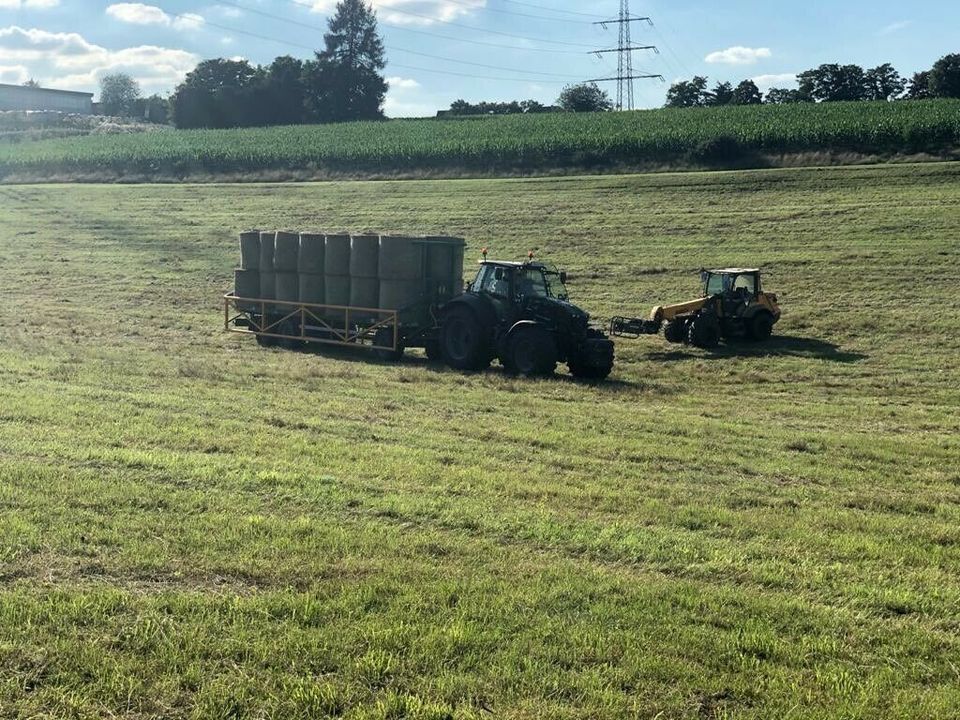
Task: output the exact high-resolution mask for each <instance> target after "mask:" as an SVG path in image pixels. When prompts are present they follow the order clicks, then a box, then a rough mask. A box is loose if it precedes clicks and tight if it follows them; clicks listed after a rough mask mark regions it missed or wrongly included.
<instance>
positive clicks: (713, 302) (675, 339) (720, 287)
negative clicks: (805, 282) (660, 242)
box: [610, 268, 780, 348]
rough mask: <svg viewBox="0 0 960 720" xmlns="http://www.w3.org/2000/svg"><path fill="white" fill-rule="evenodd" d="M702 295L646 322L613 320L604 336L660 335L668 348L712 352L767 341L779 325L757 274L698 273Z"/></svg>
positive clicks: (774, 302) (777, 314)
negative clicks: (726, 343)
mask: <svg viewBox="0 0 960 720" xmlns="http://www.w3.org/2000/svg"><path fill="white" fill-rule="evenodd" d="M700 280H701V282H702V295H701V297H699V298H697V299H696V300H690V301H689V302H682V303H677V304H675V305H660V306H658V307H655V308H654V309H653V311H652V312H651V313H650V318H649V319H643V318H625V317H615V318H613V319H612V320H611V321H610V334H611V335H613V336H615V337H626V338H638V337H640V336H641V335H656V334H658V333H659V332H660V330H661V329H663V335H664V337H665V338H666V339H667V341H668V342H672V343H687V344H690V345H695V346H696V347H701V348H714V347H716V346H717V345H719V344H720V339H721V338H723V339H725V340H738V339H747V340H754V341H763V340H767V339H768V338H769V337H770V335H771V334H772V332H773V326H774V325H776V324H777V322H779V320H780V306H779V305H778V304H777V296H776V295H774V294H773V293H768V292H764V291H763V287H762V285H761V282H760V270H758V269H756V268H752V269H748V268H725V269H723V270H701V271H700Z"/></svg>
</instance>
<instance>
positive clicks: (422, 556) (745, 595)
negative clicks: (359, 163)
mask: <svg viewBox="0 0 960 720" xmlns="http://www.w3.org/2000/svg"><path fill="white" fill-rule="evenodd" d="M0 207H2V212H0V238H2V240H0V287H2V288H3V291H2V293H0V716H2V717H81V718H103V717H123V718H148V717H197V718H228V717H231V718H318V717H326V716H342V717H346V718H401V717H411V718H443V717H457V718H484V717H501V718H583V719H586V718H590V719H593V718H625V717H637V718H654V717H659V718H720V717H735V718H757V719H761V718H764V719H766V718H773V717H777V718H841V717H842V718H871V719H872V718H880V717H889V718H892V717H896V718H924V719H929V718H955V717H957V713H958V708H960V577H958V571H960V335H958V333H957V319H956V308H957V296H958V283H957V266H958V264H960V245H958V242H957V238H958V234H960V166H958V165H955V164H940V165H924V166H898V167H877V168H870V169H864V168H851V169H832V170H793V171H765V172H750V173H715V174H686V175H654V176H618V177H607V178H588V177H584V178H569V179H550V180H489V181H488V180H476V181H432V182H427V181H423V182H420V181H417V182H393V183H390V182H368V183H321V184H310V185H296V184H286V185H242V186H238V185H230V186H226V185H222V186H218V185H206V186H190V185H167V186H95V185H89V186H8V187H3V188H0ZM253 225H257V226H268V227H272V226H281V227H288V228H310V227H312V228H350V229H355V230H361V229H365V228H371V229H377V230H382V231H398V232H418V231H429V232H444V233H451V234H457V235H463V236H465V237H467V238H469V242H470V249H469V252H468V256H470V257H475V256H476V255H477V251H478V249H479V248H480V247H481V246H484V245H486V246H489V247H490V248H491V252H492V254H493V255H496V256H500V257H518V256H521V255H522V254H523V253H525V252H526V250H527V249H528V248H530V247H531V246H535V247H539V248H540V251H541V255H542V256H544V257H549V258H551V259H553V260H556V261H558V262H559V263H561V264H562V265H564V266H565V267H567V268H568V269H569V270H570V272H571V275H573V277H574V280H573V283H572V291H573V293H574V295H575V297H576V299H577V300H579V301H580V302H581V303H582V304H583V305H584V306H586V307H587V308H589V309H591V310H593V311H594V312H595V314H596V315H598V316H600V317H608V316H609V315H611V314H613V313H615V312H621V311H625V310H626V311H636V312H641V311H646V310H647V309H648V308H649V306H651V305H652V304H654V303H657V302H660V301H663V300H676V299H681V298H684V297H687V296H690V295H691V294H692V293H693V292H694V289H695V286H696V283H697V279H696V270H697V269H698V268H699V267H700V266H701V265H727V264H736V265H745V264H758V265H761V266H763V267H764V268H765V269H766V270H767V287H768V289H771V290H775V291H777V292H778V293H779V294H780V298H781V301H782V303H783V305H784V308H785V319H784V321H783V323H782V324H781V326H779V328H778V332H779V338H778V339H776V340H774V341H773V342H772V343H771V344H770V345H769V346H767V347H765V348H756V347H750V348H739V349H737V348H734V349H727V350H721V351H719V352H717V353H713V354H710V353H705V352H701V351H698V350H693V349H685V348H680V349H678V348H676V347H672V346H667V345H665V343H664V342H663V340H662V339H660V338H648V339H645V340H643V341H636V342H631V343H621V344H620V345H619V346H618V353H619V364H618V367H617V369H616V370H615V373H614V376H613V378H612V380H611V382H609V383H606V384H603V385H599V386H593V385H583V384H577V383H575V382H572V381H570V380H569V379H568V378H567V377H565V376H563V375H561V376H559V377H558V378H556V379H554V380H549V381H522V380H516V379H510V378H508V377H506V376H504V375H503V374H502V373H501V372H500V371H499V370H498V369H496V368H494V369H492V370H490V371H489V372H485V373H481V374H473V375H470V374H461V373H458V372H454V371H449V370H443V369H435V368H433V367H431V366H429V365H427V364H426V363H425V362H424V361H423V359H422V358H420V357H418V356H414V357H411V358H409V359H408V360H407V361H406V362H405V363H403V364H401V365H398V366H396V365H384V364H378V363H374V362H370V361H366V360H365V359H364V357H363V356H359V357H356V356H351V355H342V354H341V355H326V356H323V355H314V354H307V353H290V352H285V351H280V350H264V349H260V348H258V347H257V346H256V344H255V343H254V342H252V341H250V340H249V339H248V338H242V337H238V336H233V335H226V334H224V333H223V332H222V329H221V328H222V326H221V323H222V310H221V307H220V305H219V303H218V298H219V295H220V294H221V293H222V292H223V291H224V290H226V289H227V287H228V286H229V283H230V278H231V269H232V268H233V266H234V263H235V262H236V255H237V251H236V248H235V240H234V231H235V230H236V229H238V228H243V227H248V226H253Z"/></svg>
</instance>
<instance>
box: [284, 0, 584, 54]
mask: <svg viewBox="0 0 960 720" xmlns="http://www.w3.org/2000/svg"><path fill="white" fill-rule="evenodd" d="M287 2H289V3H292V4H294V5H299V6H300V7H304V8H308V9H310V10H313V5H311V4H310V3H306V2H302V0H287ZM390 12H395V13H400V14H401V15H409V16H411V17H416V18H420V19H421V20H429V21H431V22H436V23H442V24H444V25H450V26H451V27H461V28H466V29H467V30H473V31H474V32H482V33H487V34H489V35H501V36H503V37H508V38H513V39H514V40H526V41H527V42H540V43H547V44H549V45H564V46H567V47H579V48H589V47H591V46H590V45H587V44H586V43H576V42H568V41H565V40H550V39H549V38H532V37H527V36H525V35H515V34H513V33H506V32H502V31H500V30H487V29H484V28H478V27H474V26H473V25H464V24H463V23H458V22H455V21H453V20H442V19H438V18H435V17H432V16H430V15H423V14H421V13H415V12H412V11H410V10H403V9H401V8H398V7H391V8H390ZM377 22H380V21H379V20H378V21H377ZM381 24H382V25H386V23H381ZM392 27H395V26H392Z"/></svg>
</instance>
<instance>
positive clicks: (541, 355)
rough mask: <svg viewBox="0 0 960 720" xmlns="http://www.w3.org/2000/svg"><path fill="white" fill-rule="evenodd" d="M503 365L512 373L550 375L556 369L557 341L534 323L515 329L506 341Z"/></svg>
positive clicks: (529, 375) (538, 375) (528, 375)
mask: <svg viewBox="0 0 960 720" xmlns="http://www.w3.org/2000/svg"><path fill="white" fill-rule="evenodd" d="M503 366H504V368H505V369H506V371H507V372H508V373H511V374H513V375H523V376H525V377H535V376H537V377H540V376H545V375H552V374H553V372H554V370H556V369H557V343H556V342H555V341H554V339H553V335H552V334H551V333H549V332H547V331H546V330H544V329H543V328H541V327H537V326H535V325H530V326H526V327H521V328H519V329H517V330H516V331H514V333H513V335H511V336H510V339H509V340H508V341H507V352H506V355H505V357H504V358H503Z"/></svg>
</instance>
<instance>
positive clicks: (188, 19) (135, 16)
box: [107, 3, 204, 30]
mask: <svg viewBox="0 0 960 720" xmlns="http://www.w3.org/2000/svg"><path fill="white" fill-rule="evenodd" d="M107 15H109V16H110V17H112V18H113V19H115V20H119V21H120V22H125V23H130V24H131V25H163V26H164V27H172V28H174V29H175V30H196V29H198V28H200V27H201V26H202V25H203V22H204V21H203V18H202V17H201V16H200V15H197V14H196V13H183V14H182V15H177V16H171V15H168V14H167V13H166V12H164V11H163V10H162V9H160V8H158V7H157V6H155V5H144V4H143V3H114V4H113V5H109V6H108V7H107Z"/></svg>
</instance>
